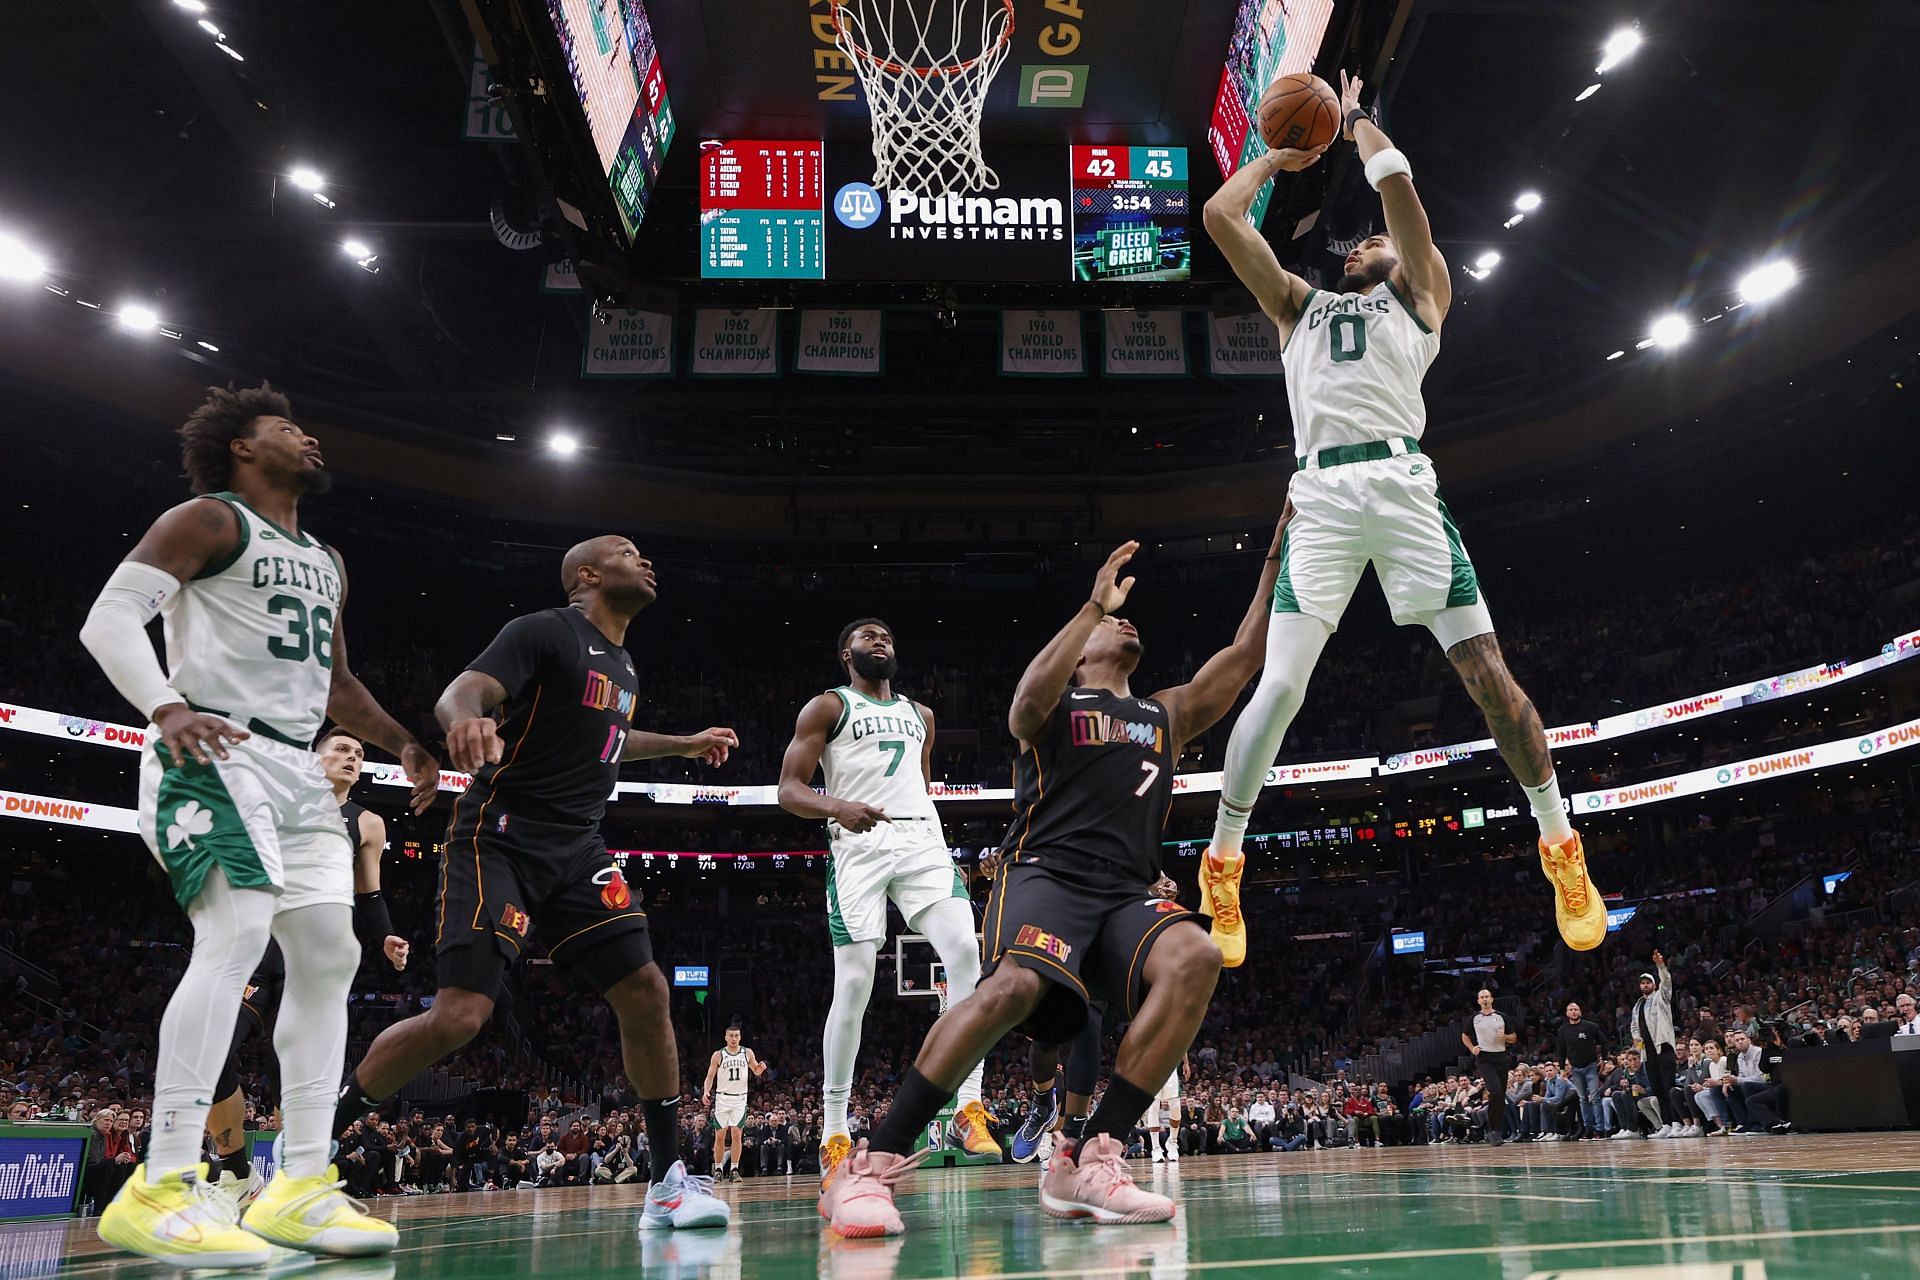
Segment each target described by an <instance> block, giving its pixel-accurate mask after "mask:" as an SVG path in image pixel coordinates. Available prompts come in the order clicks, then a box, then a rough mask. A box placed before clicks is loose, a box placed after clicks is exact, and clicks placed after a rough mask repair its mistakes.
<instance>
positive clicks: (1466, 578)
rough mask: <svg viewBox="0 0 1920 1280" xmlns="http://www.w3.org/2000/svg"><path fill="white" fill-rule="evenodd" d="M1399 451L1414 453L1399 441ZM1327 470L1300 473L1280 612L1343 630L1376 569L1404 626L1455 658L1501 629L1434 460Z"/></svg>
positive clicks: (1417, 457)
mask: <svg viewBox="0 0 1920 1280" xmlns="http://www.w3.org/2000/svg"><path fill="white" fill-rule="evenodd" d="M1391 447H1394V448H1396V449H1399V450H1405V449H1406V448H1407V446H1406V445H1405V444H1403V443H1402V442H1400V441H1397V440H1396V441H1393V442H1391ZM1321 452H1322V454H1323V455H1324V454H1326V453H1329V452H1332V451H1331V450H1322V451H1321ZM1319 462H1320V459H1318V458H1316V459H1313V460H1311V461H1310V463H1309V465H1308V466H1307V467H1305V468H1303V469H1302V470H1300V471H1298V472H1296V473H1295V474H1294V477H1293V482H1292V484H1291V485H1290V486H1289V487H1288V490H1287V496H1288V497H1290V498H1291V499H1292V500H1293V511H1294V517H1293V522H1292V523H1291V524H1289V525H1288V526H1287V533H1286V540H1285V543H1284V544H1283V546H1282V548H1281V553H1280V554H1281V561H1280V577H1279V580H1278V581H1277V582H1275V583H1274V588H1273V611H1274V612H1275V613H1304V614H1307V615H1310V616H1312V617H1315V618H1318V619H1320V620H1321V621H1322V622H1324V623H1326V624H1327V626H1328V627H1329V628H1336V627H1338V626H1339V625H1340V615H1341V614H1343V613H1345V612H1346V608H1347V601H1348V600H1350V599H1352V597H1353V589H1354V587H1355V586H1356V585H1358V583H1359V581H1360V574H1361V572H1362V571H1363V570H1364V569H1365V568H1366V567H1367V564H1368V563H1369V562H1371V563H1372V564H1373V567H1374V572H1376V573H1377V574H1379V576H1380V587H1381V589H1382V590H1383V591H1384V592H1385V593H1386V597H1387V605H1388V607H1389V608H1390V609H1391V610H1392V612H1393V620H1394V622H1396V623H1397V624H1399V625H1400V626H1403V627H1406V626H1414V625H1420V626H1424V627H1426V628H1428V629H1429V630H1431V631H1432V632H1433V634H1434V638H1435V639H1437V640H1438V641H1439V642H1440V645H1441V647H1442V648H1449V649H1450V648H1452V647H1453V646H1454V645H1456V644H1459V643H1460V642H1461V641H1462V640H1467V639H1470V638H1472V637H1473V636H1477V635H1485V634H1486V633H1487V632H1489V631H1492V630H1493V616H1492V615H1491V614H1490V613H1489V612H1488V611H1487V604H1486V600H1485V598H1484V597H1483V596H1482V595H1481V594H1480V580H1479V578H1478V577H1477V576H1476V575H1475V573H1474V571H1473V561H1471V560H1469V559H1468V558H1467V550H1466V547H1465V546H1464V545H1463V544H1462V543H1461V541H1460V531H1459V530H1458V529H1456V528H1455V527H1454V524H1453V517H1452V516H1451V515H1449V514H1448V512H1447V504H1446V503H1444V502H1442V501H1441V500H1440V486H1439V481H1438V479H1437V477H1435V475H1434V473H1433V461H1432V459H1430V458H1428V457H1427V456H1426V455H1425V454H1421V453H1415V452H1398V453H1394V454H1392V455H1390V456H1387V457H1383V458H1377V459H1372V460H1367V461H1359V462H1339V463H1336V464H1335V465H1332V466H1322V465H1319Z"/></svg>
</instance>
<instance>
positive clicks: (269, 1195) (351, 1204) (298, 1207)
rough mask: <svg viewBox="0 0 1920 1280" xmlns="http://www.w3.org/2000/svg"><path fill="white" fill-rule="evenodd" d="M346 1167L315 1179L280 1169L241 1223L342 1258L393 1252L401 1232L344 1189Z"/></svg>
mask: <svg viewBox="0 0 1920 1280" xmlns="http://www.w3.org/2000/svg"><path fill="white" fill-rule="evenodd" d="M343 1185H345V1184H344V1183H342V1182H341V1181H340V1171H339V1170H338V1169H336V1168H335V1167H334V1166H332V1165H328V1166H327V1171H326V1172H325V1173H324V1174H320V1175H318V1176H316V1177H311V1178H295V1177H290V1176H288V1174H287V1173H286V1172H285V1171H284V1170H278V1169H276V1170H275V1171H274V1174H273V1179H272V1181H270V1182H268V1183H267V1189H266V1190H265V1191H262V1192H261V1193H260V1198H259V1199H257V1200H255V1201H254V1202H253V1204H252V1205H251V1206H249V1207H248V1209H247V1213H246V1216H245V1217H244V1218H242V1219H241V1220H240V1225H241V1226H243V1227H245V1228H246V1229H247V1230H249V1231H251V1232H253V1234H255V1235H256V1236H259V1237H260V1238H261V1239H262V1240H271V1241H272V1242H273V1243H275V1244H279V1245H285V1246H286V1247H287V1248H289V1249H300V1250H304V1251H305V1252H307V1253H320V1254H326V1255H328V1256H330V1257H337V1258H361V1257H366V1256H367V1255H369V1254H378V1253H391V1252H393V1247H394V1246H395V1245H397V1244H399V1243H400V1233H399V1232H398V1231H396V1230H394V1227H393V1224H392V1223H391V1222H386V1221H383V1220H382V1219H379V1218H376V1217H374V1216H373V1215H372V1214H370V1213H368V1212H367V1206H365V1205H363V1204H361V1203H360V1202H359V1201H358V1200H355V1199H353V1198H352V1197H351V1196H348V1195H346V1194H345V1193H343V1192H342V1191H341V1190H340V1188H341V1187H342V1186H343Z"/></svg>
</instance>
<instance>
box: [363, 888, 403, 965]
mask: <svg viewBox="0 0 1920 1280" xmlns="http://www.w3.org/2000/svg"><path fill="white" fill-rule="evenodd" d="M392 932H393V917H392V916H391V915H390V914H388V912H387V899H386V896H385V895H384V894H382V893H381V892H380V891H379V890H378V889H375V890H374V891H373V892H372V893H356V894H354V895H353V933H354V936H355V937H357V938H358V939H360V945H361V946H363V947H367V948H369V949H372V950H376V951H377V950H379V949H380V948H381V947H382V946H384V945H385V944H386V941H387V936H388V935H389V934H391V933H392Z"/></svg>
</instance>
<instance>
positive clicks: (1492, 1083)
mask: <svg viewBox="0 0 1920 1280" xmlns="http://www.w3.org/2000/svg"><path fill="white" fill-rule="evenodd" d="M1517 1039H1519V1037H1518V1036H1516V1035H1515V1034H1514V1033H1513V1032H1511V1031H1509V1030H1507V1020H1506V1019H1505V1018H1504V1017H1502V1016H1501V1015H1500V1014H1498V1013H1495V1012H1494V1009H1493V992H1491V991H1489V990H1488V989H1487V988H1485V987H1482V988H1480V1012H1478V1013H1476V1014H1474V1015H1473V1034H1472V1035H1471V1036H1469V1035H1468V1034H1467V1033H1466V1032H1464V1031H1462V1032H1461V1033H1460V1043H1461V1044H1464V1045H1465V1046H1467V1048H1468V1049H1470V1050H1472V1051H1473V1056H1474V1057H1475V1058H1477V1059H1479V1067H1480V1080H1481V1083H1483V1084H1485V1085H1486V1087H1487V1145H1488V1146H1491V1147H1497V1146H1499V1145H1500V1144H1501V1143H1503V1142H1505V1141H1506V1140H1507V1135H1506V1127H1507V1066H1508V1063H1509V1056H1508V1054H1507V1046H1508V1045H1510V1044H1512V1043H1513V1042H1514V1041H1515V1040H1517Z"/></svg>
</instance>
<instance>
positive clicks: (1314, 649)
mask: <svg viewBox="0 0 1920 1280" xmlns="http://www.w3.org/2000/svg"><path fill="white" fill-rule="evenodd" d="M1332 635H1333V631H1332V629H1331V628H1329V627H1328V626H1327V624H1326V623H1324V622H1322V621H1320V620H1319V619H1318V618H1314V617H1309V616H1308V615H1306V614H1304V613H1277V614H1275V615H1274V616H1273V617H1271V618H1269V619H1268V620H1267V661H1266V666H1265V668H1264V669H1263V670H1262V671H1261V674H1260V684H1259V686H1258V687H1257V688H1255V689H1254V691H1253V698H1252V699H1251V700H1250V701H1249V702H1248V703H1247V705H1246V707H1245V708H1244V709H1243V710H1242V711H1241V712H1240V718H1239V719H1238V720H1236V721H1234V724H1233V733H1232V735H1231V736H1230V737H1229V738H1228V739H1227V760H1226V766H1225V774H1224V776H1223V777H1222V779H1221V784H1220V809H1219V812H1218V813H1217V814H1216V815H1215V817H1214V820H1213V823H1214V825H1213V843H1212V846H1211V849H1212V852H1213V853H1215V854H1217V855H1219V856H1221V857H1229V856H1232V855H1234V854H1237V853H1239V852H1240V844H1241V842H1242V841H1243V840H1244V839H1245V838H1246V835H1247V821H1248V819H1250V818H1251V817H1252V816H1253V806H1254V802H1255V801H1257V800H1259V798H1260V789H1261V788H1262V787H1264V786H1265V785H1266V783H1267V770H1269V769H1271V768H1272V767H1273V762H1274V759H1275V758H1276V757H1277V756H1279V754H1280V744H1281V743H1283V742H1285V741H1286V737H1287V729H1288V728H1289V727H1290V726H1291V725H1292V724H1293V718H1294V717H1295V716H1297V715H1299V714H1300V706H1301V704H1302V703H1303V702H1305V701H1306V697H1307V678H1308V677H1309V676H1311V675H1312V674H1313V667H1314V664H1315V663H1317V662H1319V661H1320V654H1321V651H1322V650H1324V649H1325V648H1326V647H1327V640H1328V638H1329V637H1331V636H1332Z"/></svg>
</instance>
